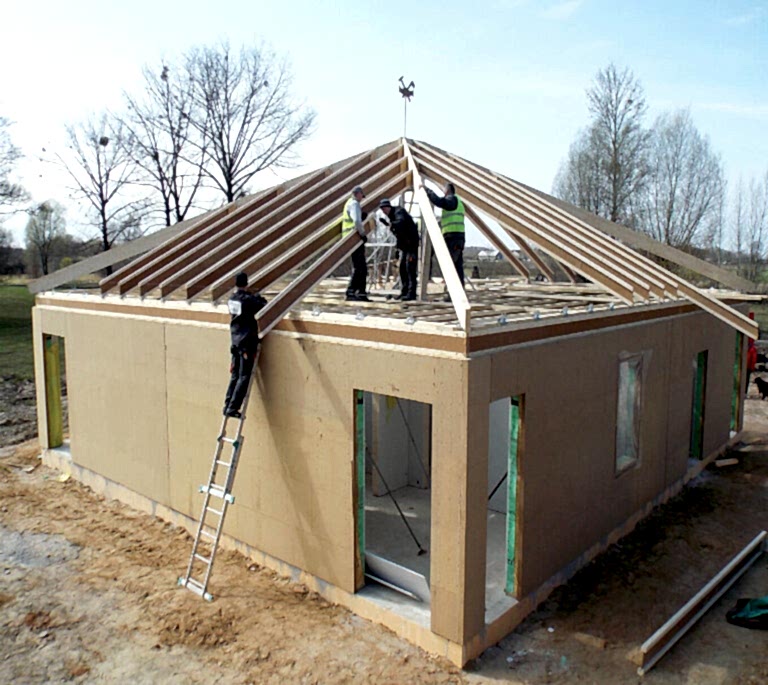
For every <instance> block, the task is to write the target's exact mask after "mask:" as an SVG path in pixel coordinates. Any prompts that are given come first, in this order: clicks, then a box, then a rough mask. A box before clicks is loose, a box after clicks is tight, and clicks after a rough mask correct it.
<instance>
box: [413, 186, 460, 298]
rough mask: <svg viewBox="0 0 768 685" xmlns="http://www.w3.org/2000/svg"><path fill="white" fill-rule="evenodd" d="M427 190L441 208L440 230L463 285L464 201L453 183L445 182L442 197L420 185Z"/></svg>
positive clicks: (428, 194)
mask: <svg viewBox="0 0 768 685" xmlns="http://www.w3.org/2000/svg"><path fill="white" fill-rule="evenodd" d="M421 187H422V188H424V190H426V191H427V196H428V197H429V201H430V202H431V203H432V204H433V205H435V207H440V209H442V210H443V215H442V216H441V217H440V230H441V231H442V234H443V239H444V240H445V245H446V247H447V248H448V252H449V253H450V255H451V261H452V262H453V266H454V267H456V273H457V274H458V276H459V280H460V281H461V287H462V288H463V287H464V203H463V202H462V201H461V198H460V197H459V196H458V195H456V188H455V187H454V185H453V183H446V184H445V187H444V188H443V197H440V196H439V195H438V194H437V193H435V192H433V191H431V190H430V189H429V188H426V187H425V186H424V184H423V183H422V185H421ZM450 299H451V298H450V295H448V294H447V293H446V295H445V301H446V302H450Z"/></svg>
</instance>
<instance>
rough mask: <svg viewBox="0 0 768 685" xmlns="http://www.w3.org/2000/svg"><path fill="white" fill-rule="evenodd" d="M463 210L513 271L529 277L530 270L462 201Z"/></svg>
mask: <svg viewBox="0 0 768 685" xmlns="http://www.w3.org/2000/svg"><path fill="white" fill-rule="evenodd" d="M464 211H465V212H466V214H467V216H468V217H469V218H470V219H472V223H473V224H475V226H477V229H478V230H479V231H480V233H482V234H483V235H484V236H485V238H486V240H488V242H490V243H491V245H493V246H494V247H495V248H496V249H497V250H498V251H499V252H501V254H503V255H504V257H506V259H507V261H508V262H509V263H510V264H511V265H512V266H513V267H514V269H515V271H517V273H519V274H520V275H521V276H523V277H524V278H530V276H531V272H530V271H528V268H527V267H526V266H525V264H523V263H522V262H521V261H520V260H519V259H518V258H517V257H516V256H515V255H514V253H513V252H512V250H510V249H509V248H508V247H507V246H506V245H505V244H504V243H503V242H502V241H501V240H500V239H499V238H498V237H497V236H496V234H495V233H494V232H493V231H492V230H491V228H490V226H488V224H486V223H485V221H483V219H482V218H481V217H480V215H479V214H478V213H477V212H476V211H475V210H474V209H472V207H471V206H470V205H468V204H467V203H466V202H465V203H464Z"/></svg>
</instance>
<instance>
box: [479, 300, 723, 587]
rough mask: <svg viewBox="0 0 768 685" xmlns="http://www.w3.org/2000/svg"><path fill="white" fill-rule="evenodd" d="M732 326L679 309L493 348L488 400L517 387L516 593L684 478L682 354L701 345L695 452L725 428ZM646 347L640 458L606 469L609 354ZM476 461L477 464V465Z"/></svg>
mask: <svg viewBox="0 0 768 685" xmlns="http://www.w3.org/2000/svg"><path fill="white" fill-rule="evenodd" d="M735 336H736V333H735V331H733V329H731V328H730V327H728V326H726V325H725V324H722V323H720V322H719V321H717V320H716V319H715V318H714V317H712V316H710V315H708V314H705V313H695V314H687V315H683V316H677V317H674V318H670V319H667V320H660V321H655V322H647V323H642V324H637V325H630V326H623V327H621V328H613V329H606V330H602V331H597V332H594V333H589V334H584V335H575V336H571V337H568V338H560V339H556V340H552V341H548V342H542V343H538V344H531V345H528V346H521V347H515V348H510V349H508V350H504V351H499V352H497V353H494V354H492V355H489V356H490V364H491V374H490V378H491V382H490V394H489V396H488V397H487V400H488V402H491V401H493V400H497V399H499V398H502V397H508V396H512V395H518V394H525V445H524V452H523V454H522V457H521V460H520V465H519V468H520V483H519V489H518V493H519V496H520V497H521V498H522V501H523V510H522V512H523V513H522V521H518V535H520V536H521V542H520V545H521V548H520V549H521V567H520V575H519V580H520V587H519V596H523V595H526V594H528V593H531V592H533V591H535V590H536V589H537V588H538V587H540V586H541V585H542V584H544V583H545V582H546V581H547V580H548V579H549V578H551V577H552V576H554V575H555V574H556V573H558V572H559V571H562V570H563V569H564V568H566V567H567V566H568V565H569V564H570V563H571V562H573V561H574V560H575V559H577V558H578V557H579V555H580V554H581V553H583V552H584V551H585V550H587V549H590V548H591V547H593V546H594V545H595V544H596V543H598V542H599V541H600V540H602V539H604V538H605V536H607V535H608V534H609V533H610V532H611V531H613V530H615V529H616V528H617V527H619V526H620V525H621V524H622V523H624V522H625V521H627V520H628V519H629V518H630V517H631V516H632V515H633V514H635V513H636V512H637V511H639V510H640V509H642V508H643V506H644V505H646V504H647V503H648V502H650V501H652V500H653V499H654V498H655V497H656V496H657V495H659V493H662V492H664V490H665V489H666V488H667V487H668V486H669V485H671V484H672V483H674V482H675V481H677V480H679V479H681V478H683V476H684V475H685V473H686V470H687V467H688V449H689V439H690V426H691V407H692V397H693V375H694V369H693V362H694V359H695V357H696V355H697V353H698V352H701V351H703V350H708V353H709V354H708V370H707V386H706V410H705V426H704V445H703V448H704V449H703V454H704V455H707V454H709V453H711V452H713V451H715V450H716V449H718V448H719V447H721V446H722V445H723V444H724V443H726V442H727V441H728V439H729V430H730V418H731V400H732V392H733V365H734V355H735ZM621 352H630V353H632V352H650V363H648V360H647V359H646V362H645V366H646V368H645V370H644V379H643V384H642V409H641V428H640V461H639V464H638V465H637V466H636V467H633V468H630V469H629V470H628V471H626V472H623V473H621V474H619V475H616V473H615V439H616V402H617V391H618V368H619V354H620V353H621ZM479 468H481V465H480V464H478V469H479Z"/></svg>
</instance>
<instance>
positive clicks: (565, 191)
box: [554, 128, 609, 216]
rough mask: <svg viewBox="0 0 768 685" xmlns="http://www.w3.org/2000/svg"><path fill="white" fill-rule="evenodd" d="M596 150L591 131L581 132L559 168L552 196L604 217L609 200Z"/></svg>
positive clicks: (593, 133) (593, 134) (593, 132)
mask: <svg viewBox="0 0 768 685" xmlns="http://www.w3.org/2000/svg"><path fill="white" fill-rule="evenodd" d="M597 149H598V146H597V142H596V133H595V130H594V128H588V129H586V130H584V131H582V132H581V133H580V134H579V136H578V138H576V140H575V141H574V142H573V143H571V147H570V149H569V150H568V157H567V158H566V160H565V161H564V162H563V163H562V164H561V165H560V169H559V170H558V172H557V176H556V177H555V183H554V194H555V195H557V196H558V197H560V198H562V199H563V200H567V201H568V202H570V203H572V204H574V205H578V206H579V207H583V208H584V209H587V210H589V211H590V212H592V213H593V214H597V215H599V216H605V215H606V213H607V209H608V201H609V199H608V193H607V192H606V184H605V179H604V177H603V173H602V164H601V161H600V157H599V155H598V154H597Z"/></svg>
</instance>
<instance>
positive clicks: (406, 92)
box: [398, 76, 416, 138]
mask: <svg viewBox="0 0 768 685" xmlns="http://www.w3.org/2000/svg"><path fill="white" fill-rule="evenodd" d="M415 87H416V84H415V83H414V82H413V81H411V82H410V83H409V84H408V85H407V86H406V85H405V81H403V77H402V76H401V77H400V87H399V88H398V90H399V91H400V95H402V96H403V138H406V137H407V136H406V135H405V132H406V127H407V124H408V103H409V102H410V101H411V98H412V97H413V89H414V88H415Z"/></svg>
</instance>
